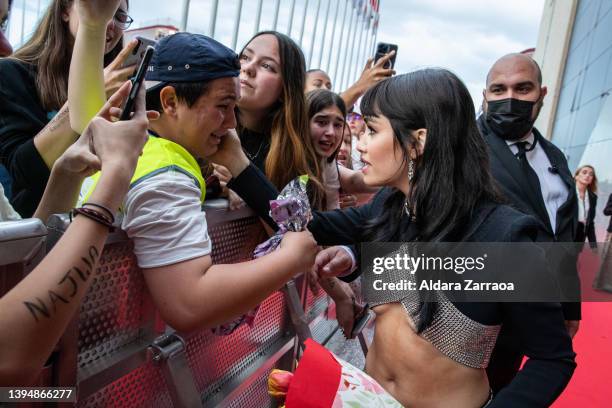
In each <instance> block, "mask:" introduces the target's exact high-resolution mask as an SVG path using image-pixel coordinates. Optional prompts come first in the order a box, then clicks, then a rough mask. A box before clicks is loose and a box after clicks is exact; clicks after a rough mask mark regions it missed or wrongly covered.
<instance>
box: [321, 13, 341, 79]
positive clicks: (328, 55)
mask: <svg viewBox="0 0 612 408" xmlns="http://www.w3.org/2000/svg"><path fill="white" fill-rule="evenodd" d="M339 11H340V2H339V1H337V2H336V12H335V13H334V22H333V24H332V33H331V43H330V45H329V53H328V54H327V63H326V64H325V71H329V68H330V67H329V63H330V62H331V55H332V51H333V50H334V40H335V37H336V23H337V22H338V12H339ZM323 41H325V39H324V40H323ZM322 48H323V47H321V49H322ZM321 56H323V53H322V52H321ZM320 64H321V62H320V61H319V65H320ZM321 68H323V67H321ZM328 74H329V72H328Z"/></svg>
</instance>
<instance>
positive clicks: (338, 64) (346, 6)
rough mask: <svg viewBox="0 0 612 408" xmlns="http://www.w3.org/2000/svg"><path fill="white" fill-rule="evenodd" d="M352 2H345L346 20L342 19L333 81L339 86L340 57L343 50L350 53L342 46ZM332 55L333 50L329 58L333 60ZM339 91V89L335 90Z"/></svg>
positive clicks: (330, 51) (347, 0) (348, 0)
mask: <svg viewBox="0 0 612 408" xmlns="http://www.w3.org/2000/svg"><path fill="white" fill-rule="evenodd" d="M350 1H351V0H346V1H345V2H344V18H343V19H342V26H341V27H340V42H339V43H338V58H336V66H335V68H334V76H333V77H332V81H333V83H334V84H337V85H339V84H340V81H337V79H338V67H339V66H340V57H341V56H342V50H346V52H348V50H347V49H346V47H343V46H342V44H343V43H342V40H343V39H344V27H345V25H346V15H347V14H348V9H349V3H350ZM331 53H332V50H331V49H330V50H329V58H330V59H331ZM335 89H337V90H338V88H335Z"/></svg>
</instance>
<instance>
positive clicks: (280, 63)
mask: <svg viewBox="0 0 612 408" xmlns="http://www.w3.org/2000/svg"><path fill="white" fill-rule="evenodd" d="M240 64H241V72H240V100H239V101H238V122H239V126H238V135H239V136H240V140H241V142H242V146H243V148H244V151H245V153H246V154H247V156H248V157H249V159H250V160H251V161H252V162H253V163H254V164H255V165H256V166H257V167H259V168H260V170H262V171H263V172H264V173H265V174H266V175H267V176H268V178H269V179H270V181H272V183H274V184H275V185H276V187H277V188H279V189H280V188H282V187H284V186H285V184H287V183H288V182H289V181H290V180H292V179H293V178H295V177H297V176H299V175H302V174H308V175H309V176H310V180H311V183H310V188H311V191H310V192H311V202H312V204H313V206H315V207H321V206H322V204H323V203H324V202H325V192H324V190H323V186H322V185H321V170H320V168H319V160H318V159H317V155H316V153H315V151H314V148H313V146H312V143H311V142H310V140H309V139H310V132H309V130H308V117H307V115H306V99H305V97H304V81H305V78H306V69H305V66H306V64H305V62H304V55H303V53H302V51H301V50H300V48H299V46H298V45H297V44H296V43H295V42H294V41H293V40H292V39H291V38H289V37H288V36H286V35H284V34H281V33H279V32H276V31H262V32H260V33H258V34H256V35H255V36H254V37H253V38H252V39H251V40H250V41H249V42H248V43H247V44H246V45H245V47H244V48H243V49H242V51H241V52H240Z"/></svg>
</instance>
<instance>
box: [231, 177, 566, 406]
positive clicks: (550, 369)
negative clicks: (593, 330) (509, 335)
mask: <svg viewBox="0 0 612 408" xmlns="http://www.w3.org/2000/svg"><path fill="white" fill-rule="evenodd" d="M228 187H229V188H231V189H232V190H234V191H235V192H236V193H238V195H239V196H240V197H242V198H243V199H244V201H245V202H246V203H247V204H248V205H249V206H250V207H251V208H252V209H253V210H255V211H256V212H257V213H258V215H260V216H261V217H263V218H264V219H265V220H266V221H268V222H269V221H271V219H270V218H269V216H268V213H269V210H270V209H269V200H271V199H275V198H276V196H277V195H278V192H277V191H276V189H275V188H274V186H273V185H272V184H271V183H270V182H269V181H268V180H267V179H266V178H265V176H263V174H262V173H261V172H260V171H259V170H257V169H256V168H255V166H253V165H251V166H249V167H248V168H247V169H246V170H245V171H243V172H242V173H241V174H240V175H239V176H238V177H237V178H235V179H233V180H231V181H230V182H229V183H228ZM391 191H392V190H391V189H389V188H383V189H382V190H380V191H379V192H378V193H377V194H376V195H375V196H374V198H373V199H372V200H371V201H370V202H369V203H368V204H365V205H363V206H361V207H356V208H346V209H343V210H333V211H326V212H318V211H315V212H314V213H313V219H312V221H311V223H310V224H309V225H308V229H309V230H310V232H312V234H313V235H314V237H315V239H316V240H317V242H318V243H319V244H322V245H341V244H345V245H346V244H357V243H360V242H362V241H367V238H366V237H364V228H363V227H364V225H365V224H366V223H367V222H368V221H369V220H371V219H373V218H376V217H377V216H379V215H380V214H381V212H382V211H384V202H385V200H386V198H387V197H388V195H389V194H390V192H391ZM400 222H401V223H402V224H401V227H402V228H400V231H401V233H400V234H401V236H398V237H394V239H396V240H397V241H401V240H405V239H406V238H407V237H406V236H405V235H406V233H408V234H409V232H407V231H409V224H410V222H409V221H408V217H402V220H401V221H400ZM404 224H406V227H405V228H404ZM538 224H539V223H538V221H537V220H536V219H534V218H533V217H530V216H527V215H524V214H521V213H520V212H518V211H516V210H514V209H512V208H510V207H508V206H505V205H499V204H494V203H481V204H480V205H479V206H478V207H477V208H476V209H475V210H474V215H473V216H472V217H471V219H470V221H469V222H468V223H466V225H465V226H464V228H463V230H462V231H461V233H459V234H458V235H457V236H458V237H461V239H459V240H460V241H473V242H516V241H532V242H533V241H534V240H535V238H536V236H537V231H538V228H539V225H538ZM542 262H544V257H542ZM454 305H455V306H456V307H457V308H458V309H459V310H460V311H461V312H462V313H463V314H464V315H466V316H467V317H469V318H470V319H472V320H475V321H478V322H481V323H483V324H502V325H503V326H504V327H508V328H510V330H512V332H513V333H517V334H518V336H517V339H516V341H517V344H518V345H519V347H520V348H521V350H522V351H523V352H524V353H525V355H527V356H529V360H528V361H527V363H526V364H525V366H524V368H523V369H522V370H521V372H520V374H519V375H517V377H516V378H515V379H514V381H512V383H511V384H510V385H508V386H507V387H506V388H504V389H503V390H502V391H501V392H500V393H498V394H497V395H496V396H495V399H494V400H493V403H492V405H491V406H492V407H544V406H549V405H550V404H552V402H553V401H554V400H555V399H556V398H557V397H558V396H559V394H560V393H561V392H562V391H563V389H564V388H565V386H566V385H567V383H568V382H569V380H570V378H571V376H572V373H573V371H574V369H575V366H576V364H575V362H574V359H575V354H574V352H573V350H572V342H571V339H570V337H569V335H568V334H567V330H566V329H565V325H564V322H563V319H564V317H563V312H562V309H561V306H560V305H559V304H558V303H544V302H537V303H527V302H523V303H518V302H517V303H513V302H506V303H493V302H488V303H454Z"/></svg>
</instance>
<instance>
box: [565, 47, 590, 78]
mask: <svg viewBox="0 0 612 408" xmlns="http://www.w3.org/2000/svg"><path fill="white" fill-rule="evenodd" d="M588 40H589V38H588V37H587V38H584V39H583V41H582V42H581V43H580V44H579V45H578V46H577V47H576V48H574V49H571V50H570V51H569V53H568V56H567V62H566V64H565V74H564V79H565V80H571V79H573V78H575V77H576V75H578V74H579V73H580V71H581V70H582V69H583V68H584V62H585V59H586V53H587V51H588V46H589V42H588Z"/></svg>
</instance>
